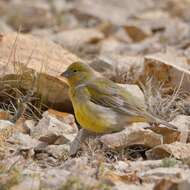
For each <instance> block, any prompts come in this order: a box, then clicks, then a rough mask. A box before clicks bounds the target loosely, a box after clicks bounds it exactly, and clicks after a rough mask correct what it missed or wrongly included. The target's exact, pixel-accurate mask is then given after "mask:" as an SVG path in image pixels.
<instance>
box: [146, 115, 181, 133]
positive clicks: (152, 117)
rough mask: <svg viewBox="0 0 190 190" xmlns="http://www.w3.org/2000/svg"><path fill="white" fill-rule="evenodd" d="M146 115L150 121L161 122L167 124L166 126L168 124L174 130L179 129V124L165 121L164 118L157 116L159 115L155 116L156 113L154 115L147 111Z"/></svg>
mask: <svg viewBox="0 0 190 190" xmlns="http://www.w3.org/2000/svg"><path fill="white" fill-rule="evenodd" d="M145 117H146V118H147V120H148V121H149V122H155V123H159V124H162V125H165V126H167V127H169V128H172V129H174V130H178V127H177V126H175V125H173V124H171V123H169V122H167V121H164V120H162V119H160V118H157V117H155V116H154V115H152V114H150V113H148V112H145Z"/></svg>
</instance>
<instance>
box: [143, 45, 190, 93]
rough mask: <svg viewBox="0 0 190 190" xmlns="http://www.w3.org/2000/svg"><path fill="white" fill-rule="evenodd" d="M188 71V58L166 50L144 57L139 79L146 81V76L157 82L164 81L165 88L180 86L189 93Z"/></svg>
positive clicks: (189, 67)
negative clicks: (142, 69)
mask: <svg viewBox="0 0 190 190" xmlns="http://www.w3.org/2000/svg"><path fill="white" fill-rule="evenodd" d="M189 70H190V66H189V64H188V58H187V57H185V56H184V55H183V54H182V53H180V52H179V51H177V50H175V49H173V48H168V49H167V50H166V52H164V53H156V54H152V55H147V56H145V62H144V72H143V73H142V76H141V77H140V78H141V80H146V78H147V76H152V77H154V78H155V79H156V80H158V81H162V82H163V81H164V82H165V83H164V84H165V86H173V87H179V86H180V87H181V89H183V90H184V91H189V90H190V88H189V82H188V81H189V77H190V72H189Z"/></svg>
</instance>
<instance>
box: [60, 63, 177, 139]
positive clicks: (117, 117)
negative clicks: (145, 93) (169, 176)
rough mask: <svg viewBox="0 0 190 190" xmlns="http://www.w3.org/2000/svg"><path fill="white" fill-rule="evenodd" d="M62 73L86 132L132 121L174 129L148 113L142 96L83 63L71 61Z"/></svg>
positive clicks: (108, 130) (120, 126)
mask: <svg viewBox="0 0 190 190" xmlns="http://www.w3.org/2000/svg"><path fill="white" fill-rule="evenodd" d="M61 76H63V77H64V78H66V79H67V81H68V84H69V97H70V99H71V102H72V105H73V108H74V113H75V116H76V119H77V121H78V123H79V124H80V126H81V127H82V128H84V129H86V130H87V131H91V132H95V133H100V134H103V133H111V132H116V131H120V130H122V129H123V128H124V127H126V126H127V125H128V124H130V123H132V122H156V123H161V124H164V125H166V126H169V127H172V128H176V127H175V126H173V125H171V124H169V123H168V122H166V121H163V120H161V119H159V118H157V117H155V116H153V115H152V114H150V113H148V111H147V110H146V106H145V104H144V102H142V100H141V99H139V98H138V97H136V96H134V95H133V94H131V93H130V92H128V91H127V90H126V89H125V88H123V87H121V86H119V85H117V84H116V83H114V82H112V81H110V80H108V79H106V78H103V77H98V76H97V74H95V72H94V71H93V69H92V68H91V67H89V66H88V65H86V64H84V63H81V62H75V63H73V64H71V65H70V66H69V67H68V68H67V70H66V71H65V72H64V73H62V75H61ZM79 136H81V135H79ZM78 140H79V139H78ZM79 141H80V140H79Z"/></svg>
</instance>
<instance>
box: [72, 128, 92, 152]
mask: <svg viewBox="0 0 190 190" xmlns="http://www.w3.org/2000/svg"><path fill="white" fill-rule="evenodd" d="M89 134H90V132H89V131H87V130H85V129H80V130H79V132H78V134H77V136H76V137H75V139H74V140H73V141H72V142H71V146H70V152H69V154H70V156H74V155H75V154H76V153H77V151H78V150H79V148H80V146H81V143H82V142H84V140H85V139H86V138H87V137H89Z"/></svg>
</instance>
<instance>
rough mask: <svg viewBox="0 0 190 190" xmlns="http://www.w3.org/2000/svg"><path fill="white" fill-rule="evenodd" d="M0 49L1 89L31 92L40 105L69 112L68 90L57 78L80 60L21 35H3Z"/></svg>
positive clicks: (53, 46)
mask: <svg viewBox="0 0 190 190" xmlns="http://www.w3.org/2000/svg"><path fill="white" fill-rule="evenodd" d="M0 48H1V52H0V57H1V60H0V71H1V72H0V76H1V79H2V80H3V81H4V83H2V84H3V85H1V88H5V86H6V85H10V86H11V87H12V88H23V89H26V90H34V92H36V93H37V94H38V95H40V96H41V99H42V100H43V103H45V104H48V105H51V107H56V108H57V109H61V110H71V104H70V101H69V98H68V95H67V90H68V87H67V85H66V84H65V82H64V81H63V80H62V78H59V77H58V76H59V75H60V74H61V73H62V72H63V71H64V70H65V69H66V68H67V67H68V66H69V65H70V64H71V63H72V62H74V61H77V60H79V58H77V57H76V56H75V55H73V54H71V53H69V52H68V51H66V50H64V49H63V48H62V47H60V46H59V45H56V44H54V43H53V42H51V41H48V40H45V39H39V38H35V37H33V36H30V35H24V34H19V35H17V34H15V33H10V34H6V35H2V36H1V39H0ZM13 52H14V53H13ZM18 63H19V64H18ZM18 80H19V81H18ZM18 83H19V86H18ZM50 89H51V90H50ZM60 94H61V96H60Z"/></svg>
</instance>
